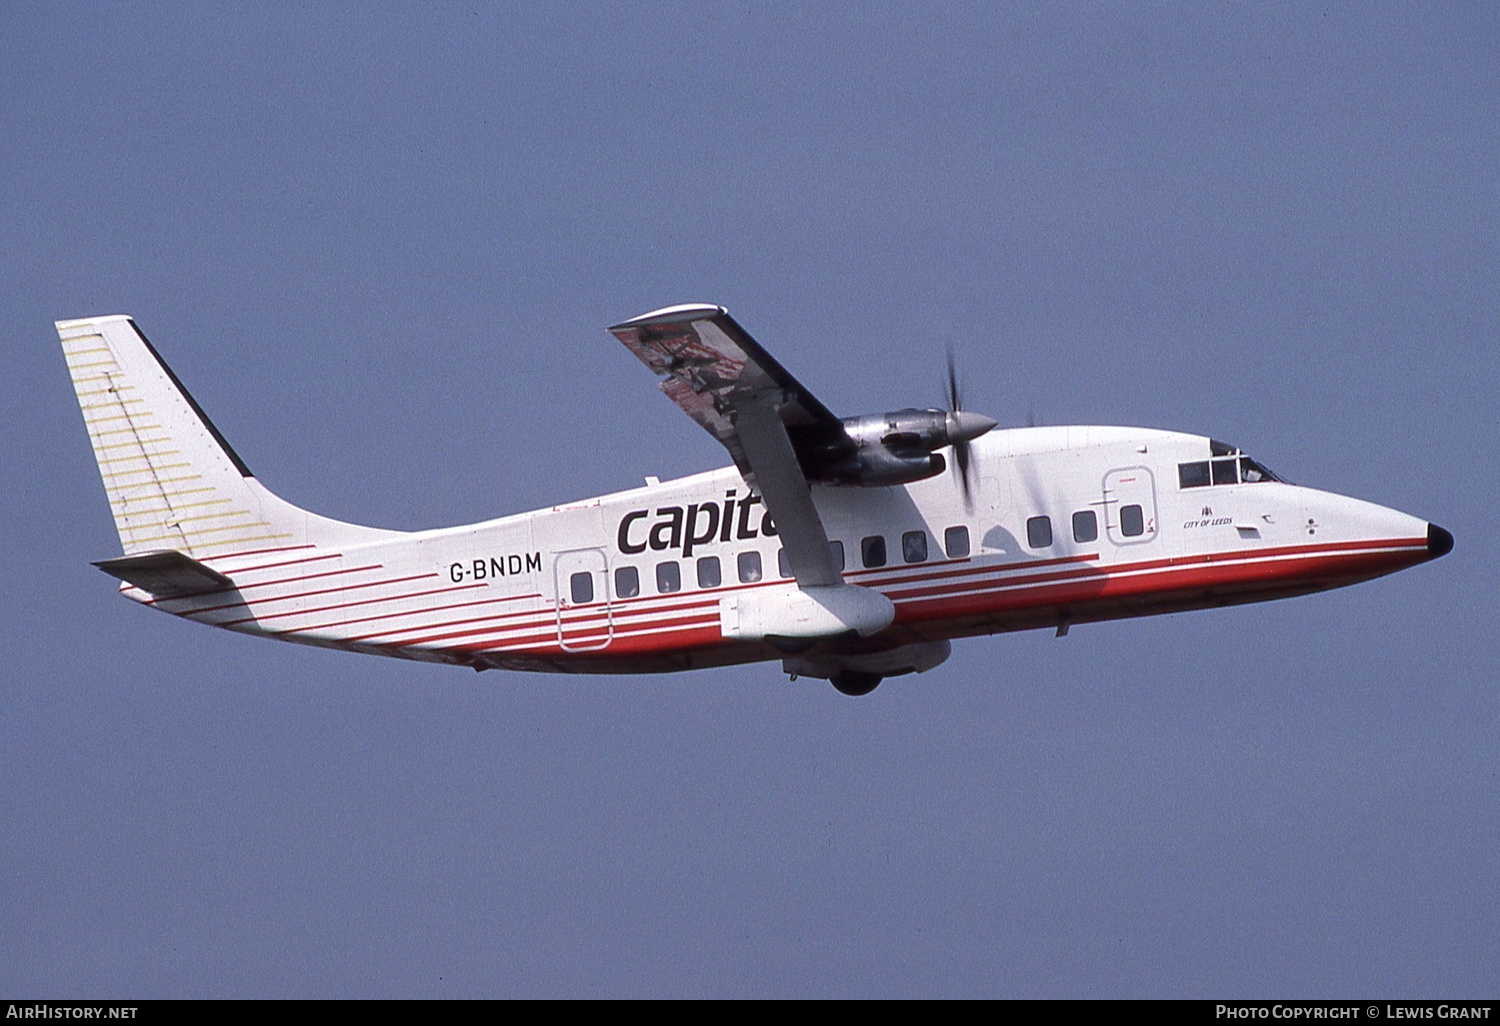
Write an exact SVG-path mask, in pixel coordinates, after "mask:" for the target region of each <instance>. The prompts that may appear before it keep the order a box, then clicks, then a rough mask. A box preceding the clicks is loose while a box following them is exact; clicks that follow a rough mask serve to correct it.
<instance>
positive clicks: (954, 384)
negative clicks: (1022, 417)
mask: <svg viewBox="0 0 1500 1026" xmlns="http://www.w3.org/2000/svg"><path fill="white" fill-rule="evenodd" d="M995 424H996V421H995V420H993V419H991V418H990V417H986V416H985V415H984V414H982V413H970V412H967V411H966V410H964V403H963V393H962V391H961V390H960V389H959V387H958V370H957V368H956V367H955V365H954V360H953V347H952V346H951V345H950V346H949V347H948V437H949V438H950V439H951V440H952V445H953V465H954V468H955V470H957V472H958V483H959V487H960V488H962V489H963V493H964V508H965V509H969V510H972V509H973V508H974V480H973V468H974V460H973V452H972V450H971V448H970V445H969V443H970V442H972V441H973V440H974V439H976V438H978V437H979V436H980V435H982V434H984V433H985V432H986V431H988V430H990V428H992V427H994V426H995Z"/></svg>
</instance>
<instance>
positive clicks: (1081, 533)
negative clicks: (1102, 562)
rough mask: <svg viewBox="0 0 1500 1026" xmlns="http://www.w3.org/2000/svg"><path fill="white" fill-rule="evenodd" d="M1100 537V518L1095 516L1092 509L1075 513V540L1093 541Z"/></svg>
mask: <svg viewBox="0 0 1500 1026" xmlns="http://www.w3.org/2000/svg"><path fill="white" fill-rule="evenodd" d="M1098 537H1099V518H1098V517H1096V516H1094V511H1093V510H1091V509H1083V510H1079V511H1078V512H1077V513H1074V514H1073V540H1074V541H1076V542H1091V541H1094V540H1095V539H1097V538H1098Z"/></svg>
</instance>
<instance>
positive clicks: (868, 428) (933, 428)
mask: <svg viewBox="0 0 1500 1026" xmlns="http://www.w3.org/2000/svg"><path fill="white" fill-rule="evenodd" d="M842 423H843V426H844V435H845V438H844V439H842V440H841V441H840V444H839V445H837V446H829V448H828V450H827V455H828V457H829V461H828V463H827V464H826V466H827V469H826V471H825V472H824V479H826V480H829V481H831V482H832V483H833V484H842V485H859V486H861V487H865V488H877V487H883V486H886V485H900V484H909V483H910V482H912V481H920V480H922V479H923V478H927V477H936V476H937V475H938V474H941V473H942V472H943V471H944V470H947V469H948V463H947V461H946V460H944V459H943V457H942V456H940V455H938V454H937V452H935V450H937V449H941V448H943V447H944V446H948V445H955V444H960V443H965V442H968V441H970V440H971V439H974V438H977V437H979V436H980V435H982V434H984V433H985V432H986V431H988V430H989V429H990V428H992V427H994V426H995V422H994V421H993V420H991V419H990V418H989V417H985V416H982V415H981V414H977V413H966V412H963V411H958V412H954V413H950V412H948V411H946V410H916V409H905V410H893V411H891V412H890V413H880V414H868V415H866V416H863V417H848V418H845V419H844V421H843V422H842Z"/></svg>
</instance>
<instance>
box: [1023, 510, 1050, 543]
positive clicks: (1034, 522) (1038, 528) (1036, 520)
mask: <svg viewBox="0 0 1500 1026" xmlns="http://www.w3.org/2000/svg"><path fill="white" fill-rule="evenodd" d="M1026 541H1027V542H1028V543H1029V544H1030V545H1031V547H1032V548H1034V549H1045V548H1046V547H1047V546H1048V545H1051V544H1052V519H1051V518H1050V517H1032V518H1031V519H1030V520H1028V521H1026Z"/></svg>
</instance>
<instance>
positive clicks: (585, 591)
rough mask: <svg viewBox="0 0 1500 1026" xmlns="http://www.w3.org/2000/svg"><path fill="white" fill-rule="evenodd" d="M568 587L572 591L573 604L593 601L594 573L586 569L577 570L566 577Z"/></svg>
mask: <svg viewBox="0 0 1500 1026" xmlns="http://www.w3.org/2000/svg"><path fill="white" fill-rule="evenodd" d="M568 589H569V590H570V591H571V592H572V595H573V604H574V605H575V606H581V605H583V604H584V603H585V602H592V601H594V575H593V574H591V573H589V572H588V571H586V570H581V571H579V572H578V573H576V574H574V575H573V576H572V577H569V578H568Z"/></svg>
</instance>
